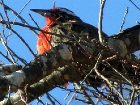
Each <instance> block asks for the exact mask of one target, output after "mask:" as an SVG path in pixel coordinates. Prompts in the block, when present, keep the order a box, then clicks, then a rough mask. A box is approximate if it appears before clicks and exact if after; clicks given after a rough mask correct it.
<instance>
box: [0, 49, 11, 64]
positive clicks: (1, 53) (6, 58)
mask: <svg viewBox="0 0 140 105" xmlns="http://www.w3.org/2000/svg"><path fill="white" fill-rule="evenodd" d="M0 54H1V55H2V56H3V57H4V58H5V59H7V60H8V61H9V62H10V63H13V62H12V61H11V59H9V58H8V57H7V56H6V55H4V54H3V53H2V52H1V51H0Z"/></svg>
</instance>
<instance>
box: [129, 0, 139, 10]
mask: <svg viewBox="0 0 140 105" xmlns="http://www.w3.org/2000/svg"><path fill="white" fill-rule="evenodd" d="M129 1H130V2H131V3H132V4H133V5H134V6H135V7H136V8H137V9H138V10H139V11H140V8H139V7H138V6H137V5H136V4H135V3H134V2H133V1H132V0H129Z"/></svg>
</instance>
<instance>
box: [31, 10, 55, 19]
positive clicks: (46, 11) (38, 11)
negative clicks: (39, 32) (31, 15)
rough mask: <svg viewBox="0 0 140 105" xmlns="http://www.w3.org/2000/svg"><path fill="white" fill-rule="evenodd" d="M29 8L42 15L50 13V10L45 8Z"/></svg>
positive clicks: (49, 14)
mask: <svg viewBox="0 0 140 105" xmlns="http://www.w3.org/2000/svg"><path fill="white" fill-rule="evenodd" d="M30 10H31V11H33V12H36V13H38V14H40V15H42V16H44V17H46V16H51V15H52V12H51V11H50V10H45V9H30Z"/></svg>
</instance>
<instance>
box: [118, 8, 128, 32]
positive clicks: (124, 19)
mask: <svg viewBox="0 0 140 105" xmlns="http://www.w3.org/2000/svg"><path fill="white" fill-rule="evenodd" d="M127 14H128V7H127V8H126V11H125V14H124V17H123V20H122V25H121V27H120V32H122V29H123V26H124V24H125V21H126V16H127Z"/></svg>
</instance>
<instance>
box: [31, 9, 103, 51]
mask: <svg viewBox="0 0 140 105" xmlns="http://www.w3.org/2000/svg"><path fill="white" fill-rule="evenodd" d="M31 10H32V11H34V12H36V13H39V14H40V15H42V16H44V17H45V21H46V25H45V27H44V28H43V29H42V30H44V31H46V32H51V33H55V34H59V35H60V36H55V35H53V34H46V33H43V32H40V33H39V36H38V41H37V51H38V53H39V54H44V53H45V52H47V51H49V50H50V49H51V48H52V47H54V46H56V45H57V44H59V43H62V42H68V41H69V42H70V40H72V39H70V38H69V39H68V37H69V35H70V36H71V37H72V34H73V35H74V34H78V35H79V36H75V38H78V37H83V38H84V39H85V40H86V39H87V40H88V39H89V40H91V39H92V38H98V30H97V28H95V27H94V26H92V25H89V24H87V23H85V22H83V21H82V20H81V19H80V18H79V17H78V16H76V15H75V13H74V12H72V11H70V10H68V9H66V8H53V9H49V10H45V9H31ZM61 35H63V36H61ZM104 35H105V34H104ZM65 37H67V38H65ZM78 39H79V38H78Z"/></svg>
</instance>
